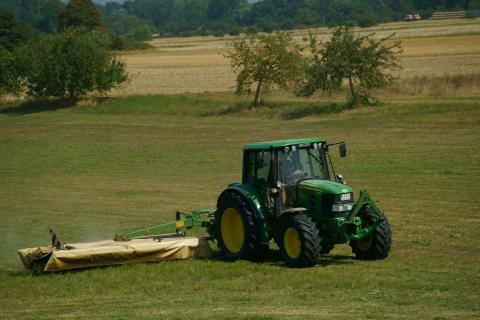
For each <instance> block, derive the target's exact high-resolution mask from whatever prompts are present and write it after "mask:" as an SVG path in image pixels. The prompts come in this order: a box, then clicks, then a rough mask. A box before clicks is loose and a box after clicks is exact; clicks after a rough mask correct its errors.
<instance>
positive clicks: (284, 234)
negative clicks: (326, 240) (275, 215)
mask: <svg viewBox="0 0 480 320" xmlns="http://www.w3.org/2000/svg"><path fill="white" fill-rule="evenodd" d="M276 239H277V240H276V241H277V245H278V246H279V248H280V255H281V256H282V258H283V260H284V261H285V263H286V264H287V265H288V266H289V267H294V268H303V267H310V266H313V265H314V264H316V263H317V260H318V258H319V256H320V248H321V247H320V242H321V241H320V235H319V232H318V229H317V226H316V225H315V223H314V222H313V220H312V219H311V218H310V217H308V216H305V215H303V214H296V215H287V216H285V217H283V218H281V220H280V221H279V225H278V231H277V237H276Z"/></svg>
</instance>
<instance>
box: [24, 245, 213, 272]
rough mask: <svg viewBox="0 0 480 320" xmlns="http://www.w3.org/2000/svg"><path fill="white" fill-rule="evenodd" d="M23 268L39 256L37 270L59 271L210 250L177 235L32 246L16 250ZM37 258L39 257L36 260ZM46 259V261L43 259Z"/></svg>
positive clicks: (205, 254) (203, 255) (206, 254)
mask: <svg viewBox="0 0 480 320" xmlns="http://www.w3.org/2000/svg"><path fill="white" fill-rule="evenodd" d="M18 254H19V255H20V259H21V260H22V263H23V265H24V266H25V268H27V269H32V270H33V269H34V267H35V262H38V261H39V260H40V259H41V258H42V257H44V258H43V259H45V260H46V261H43V262H44V263H45V262H46V263H45V264H44V266H43V265H42V266H41V268H42V270H41V271H61V270H70V269H78V268H90V267H99V266H109V265H117V264H126V263H140V262H143V263H145V262H154V261H164V260H176V259H187V258H207V257H210V255H211V249H210V246H209V245H208V242H207V240H206V239H203V238H196V237H179V238H178V237H177V238H165V239H161V240H160V241H159V240H156V239H151V238H149V239H132V240H129V241H114V240H104V241H93V242H84V243H73V244H66V245H65V248H64V249H62V250H60V249H55V248H53V247H35V248H26V249H21V250H18ZM39 258H40V259H39ZM47 259H48V260H47Z"/></svg>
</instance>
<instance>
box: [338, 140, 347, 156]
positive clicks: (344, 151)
mask: <svg viewBox="0 0 480 320" xmlns="http://www.w3.org/2000/svg"><path fill="white" fill-rule="evenodd" d="M338 149H339V151H340V157H342V158H345V157H346V156H347V146H346V145H345V142H342V143H340V145H339V147H338Z"/></svg>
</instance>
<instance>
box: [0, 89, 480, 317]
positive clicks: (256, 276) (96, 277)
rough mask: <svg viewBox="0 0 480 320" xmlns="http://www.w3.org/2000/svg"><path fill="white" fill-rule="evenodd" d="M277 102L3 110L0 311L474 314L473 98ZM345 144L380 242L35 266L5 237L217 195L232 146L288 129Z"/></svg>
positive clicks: (71, 228) (479, 246) (80, 228)
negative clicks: (317, 258) (295, 253)
mask: <svg viewBox="0 0 480 320" xmlns="http://www.w3.org/2000/svg"><path fill="white" fill-rule="evenodd" d="M343 109H344V106H343V105H342V103H341V102H337V104H333V103H323V102H321V103H319V102H318V101H317V102H315V101H310V100H302V101H297V102H295V101H291V102H289V101H284V100H279V101H275V99H272V102H270V103H269V104H268V105H267V106H266V107H264V108H262V109H260V110H247V109H242V108H240V107H238V106H235V105H234V102H233V99H232V98H231V97H230V96H229V95H226V94H225V95H222V94H210V95H209V94H206V95H185V96H143V97H126V98H116V99H113V98H112V99H108V100H105V101H98V102H96V103H92V105H90V103H83V104H80V105H79V106H76V107H70V108H62V106H61V105H55V104H48V103H46V104H45V103H44V104H35V105H33V104H31V105H23V106H20V107H18V106H17V107H12V106H9V105H4V106H3V107H0V219H1V220H0V221H1V223H0V302H1V308H0V318H1V319H39V318H42V319H67V318H68V319H72V318H73V319H76V318H88V319H135V318H141V319H164V318H165V319H193V318H195V319H197V318H198V319H236V318H241V319H277V318H281V319H478V318H480V302H479V296H480V263H479V261H480V240H479V239H480V214H479V211H478V210H479V209H478V208H479V206H480V191H479V190H480V142H479V140H480V98H449V99H413V98H412V99H408V98H402V99H396V100H393V101H389V102H387V103H386V104H384V105H380V106H376V107H363V108H359V109H353V110H350V109H346V110H344V111H342V110H343ZM317 136H320V137H323V138H326V139H327V140H328V141H331V142H334V141H337V140H344V141H346V142H347V147H348V156H347V158H345V159H343V158H342V159H340V158H338V157H335V165H336V169H337V171H340V172H342V173H343V175H344V176H345V177H346V179H347V180H348V181H349V184H351V185H352V186H353V187H354V189H355V191H356V194H358V191H359V190H360V189H362V188H364V189H367V190H368V191H369V192H370V193H371V194H372V195H373V197H374V198H375V199H376V201H377V202H378V204H379V206H380V207H381V208H382V209H383V210H384V211H385V212H386V214H387V216H388V217H389V219H390V223H391V225H392V229H393V241H394V242H393V249H392V252H391V254H390V256H389V257H388V258H387V259H386V260H382V261H373V262H368V261H357V260H355V259H354V257H353V255H352V254H351V253H350V248H349V247H348V246H338V247H336V248H335V249H334V250H333V251H332V253H331V254H329V255H327V256H325V258H324V259H322V262H321V263H320V264H319V265H318V266H316V267H313V268H309V269H289V268H286V267H285V266H284V265H283V263H282V262H281V261H279V260H278V258H277V256H276V253H275V247H274V246H272V250H271V252H269V254H268V257H267V259H266V261H265V262H263V263H251V262H246V261H239V262H235V263H228V262H225V261H223V260H222V258H221V257H220V256H215V257H214V258H212V259H209V260H187V261H174V262H164V263H152V264H140V265H125V266H118V267H108V268H99V269H91V270H84V271H74V272H65V273H59V274H48V275H44V276H32V275H30V274H29V273H28V272H27V271H25V270H23V269H22V265H21V263H20V260H19V259H18V257H17V254H16V250H17V249H19V248H23V247H29V246H35V245H39V244H49V234H48V227H49V226H53V227H54V228H55V229H56V230H57V233H58V234H59V236H60V238H61V239H62V240H63V241H65V242H80V241H88V240H96V239H105V238H111V237H113V235H114V234H115V232H118V231H126V230H130V229H136V228H141V227H144V226H148V225H151V224H157V223H161V222H164V221H169V220H172V219H173V218H174V213H175V210H177V209H182V210H191V209H195V208H204V207H207V208H208V207H214V206H215V202H216V198H217V196H218V195H219V193H220V192H221V191H222V190H223V188H225V186H226V185H227V184H228V183H230V182H234V181H238V180H240V176H241V155H242V146H243V145H244V144H245V143H248V142H255V141H261V140H268V139H281V138H290V137H317Z"/></svg>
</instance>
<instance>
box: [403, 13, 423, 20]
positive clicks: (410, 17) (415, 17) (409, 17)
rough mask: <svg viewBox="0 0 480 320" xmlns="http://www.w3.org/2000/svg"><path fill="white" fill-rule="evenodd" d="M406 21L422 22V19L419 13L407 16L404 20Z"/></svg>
mask: <svg viewBox="0 0 480 320" xmlns="http://www.w3.org/2000/svg"><path fill="white" fill-rule="evenodd" d="M403 20H404V21H419V20H422V17H420V15H419V14H418V13H415V14H407V15H406V16H405V17H404V18H403Z"/></svg>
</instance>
